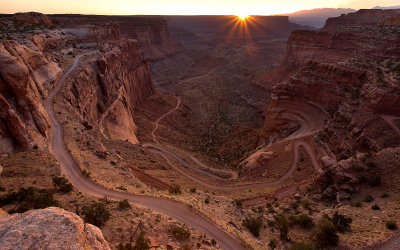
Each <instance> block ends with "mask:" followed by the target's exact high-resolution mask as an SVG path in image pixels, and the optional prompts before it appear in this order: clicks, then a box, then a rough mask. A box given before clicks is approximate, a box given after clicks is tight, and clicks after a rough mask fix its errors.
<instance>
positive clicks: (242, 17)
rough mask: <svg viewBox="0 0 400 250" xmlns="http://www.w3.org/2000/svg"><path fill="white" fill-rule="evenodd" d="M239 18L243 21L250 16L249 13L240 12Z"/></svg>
mask: <svg viewBox="0 0 400 250" xmlns="http://www.w3.org/2000/svg"><path fill="white" fill-rule="evenodd" d="M237 16H238V17H239V18H240V20H242V21H245V20H246V19H247V18H248V17H249V15H247V14H239V15H237Z"/></svg>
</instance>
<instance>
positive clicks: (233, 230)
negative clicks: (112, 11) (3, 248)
mask: <svg viewBox="0 0 400 250" xmlns="http://www.w3.org/2000/svg"><path fill="white" fill-rule="evenodd" d="M399 20H400V12H399V10H396V9H394V10H379V9H375V10H359V11H357V12H354V13H349V14H343V15H341V16H339V17H336V18H330V19H328V20H327V21H326V24H325V26H324V27H323V28H321V29H319V30H315V29H313V28H312V27H310V26H302V25H298V24H295V23H292V22H291V21H290V20H289V18H288V17H286V16H279V17H275V16H271V17H268V16H266V17H263V16H254V17H249V18H248V19H247V21H243V20H240V19H239V18H237V17H235V16H166V17H160V16H90V15H67V14H65V15H43V14H40V13H19V14H15V15H1V16H0V22H1V24H2V30H1V31H2V34H1V35H2V37H1V40H0V101H1V105H0V117H1V123H0V155H1V158H0V164H1V166H2V172H1V173H0V174H1V182H0V184H1V185H0V186H1V187H4V188H2V190H3V189H4V190H3V191H2V194H1V193H0V194H1V195H3V196H0V204H1V205H2V208H3V209H5V210H7V211H9V212H10V213H13V212H15V211H14V210H15V208H16V207H17V205H18V204H17V205H16V204H15V203H14V204H13V203H12V202H11V201H7V198H6V197H7V195H9V194H12V193H13V192H14V193H15V192H17V191H18V189H20V188H29V187H34V188H37V189H38V190H42V191H41V192H42V193H43V192H44V193H46V192H51V193H52V194H53V195H54V197H55V198H56V199H57V202H58V205H59V206H60V207H61V208H62V209H59V208H53V207H51V208H42V207H41V208H42V209H39V210H34V211H28V212H25V213H23V214H21V215H5V217H3V218H2V219H0V231H1V230H2V228H3V229H4V230H5V231H4V232H5V233H4V234H2V236H0V241H1V242H4V244H7V247H9V249H13V248H17V247H20V248H23V249H25V248H28V247H29V246H33V247H36V246H37V245H35V244H41V243H39V242H38V241H35V239H33V238H28V239H26V241H24V242H20V243H18V244H22V245H18V246H17V245H15V244H17V242H13V240H12V238H11V236H9V235H11V234H15V233H16V232H18V235H20V236H19V237H23V236H21V235H31V234H32V232H35V230H36V231H37V230H38V229H37V228H38V227H39V226H40V225H42V224H40V223H44V224H43V227H44V228H45V229H46V230H45V231H44V232H41V233H42V234H43V236H42V238H43V241H42V242H43V244H50V245H49V247H51V244H54V242H58V241H69V242H70V243H67V244H75V243H76V242H79V243H77V244H78V245H80V246H87V247H82V249H109V248H110V247H111V248H116V247H119V244H125V243H129V244H132V243H133V242H132V241H133V239H134V238H138V239H139V231H141V232H146V236H148V237H149V239H150V240H149V244H150V245H151V246H149V247H154V248H155V249H194V248H200V249H217V248H223V249H265V247H266V245H268V244H272V243H271V242H275V244H277V247H279V248H289V247H290V246H291V245H292V244H295V243H296V242H297V243H304V244H309V245H312V246H313V247H316V245H315V244H318V242H317V241H316V240H315V235H314V233H313V231H311V230H306V229H304V228H301V227H299V226H296V225H295V224H293V223H295V222H293V221H292V220H293V218H295V217H296V216H298V215H299V214H307V215H308V216H309V217H310V218H311V220H312V221H315V222H316V223H315V224H316V225H318V223H319V221H320V220H323V218H325V219H326V218H327V216H328V218H331V217H330V216H334V213H335V212H338V211H339V212H340V213H341V214H344V215H346V216H349V217H351V218H352V220H353V223H352V224H351V231H349V232H341V231H340V233H339V235H340V241H339V242H336V244H338V246H337V247H338V248H341V249H360V248H379V247H380V246H381V244H382V242H385V241H387V240H388V239H389V238H390V237H392V236H394V235H395V232H394V231H392V230H390V229H389V228H386V227H385V222H388V221H391V222H399V221H398V218H399V216H400V214H399V212H398V209H397V207H398V206H397V204H396V201H397V199H398V198H399V192H398V185H399V184H400V178H399V175H398V173H399V172H398V171H399V168H398V167H399V166H400V162H399V159H400V144H399V143H400V118H399V117H400V113H399V112H400V71H399V65H400V59H399V58H400V45H399V44H400V36H399V34H400V33H399V32H400V22H399ZM243 22H247V23H246V24H243ZM245 26H246V28H244V27H245ZM57 176H63V177H65V180H66V181H68V182H70V183H71V184H72V186H73V190H72V191H69V192H67V193H65V194H64V193H62V192H58V191H55V188H56V183H55V180H56V179H54V177H57ZM43 190H50V191H43ZM39 193H40V192H39ZM384 194H385V195H384ZM367 195H370V196H371V197H372V196H373V198H372V199H373V200H374V205H376V206H378V204H379V206H378V207H380V209H379V210H378V211H375V210H373V209H371V208H370V205H369V203H368V201H364V202H363V203H362V205H361V200H363V199H365V198H363V197H365V196H367ZM124 200H126V202H128V204H130V206H132V207H130V208H129V209H126V210H125V209H122V208H121V207H120V206H121V202H122V201H124ZM7 202H9V203H7ZM15 202H17V201H15ZM357 202H358V203H360V206H356V205H354V204H355V203H357ZM95 203H101V204H103V206H105V207H106V208H107V209H108V210H109V211H110V212H111V216H110V218H109V221H108V222H106V223H105V224H104V225H101V226H99V227H100V229H99V228H97V227H95V226H93V225H91V224H88V222H87V221H82V219H81V218H80V217H82V218H83V219H85V220H87V217H85V216H84V215H83V213H84V212H85V211H86V210H87V207H89V206H90V205H91V204H95ZM21 204H22V203H21ZM35 208H39V207H35ZM63 209H65V210H66V211H65V210H63ZM85 209H86V210H85ZM74 213H77V214H78V215H79V216H80V217H79V216H78V215H75V214H74ZM60 216H62V217H64V218H68V220H69V222H67V221H65V223H64V219H63V223H61V222H60V220H59V219H57V217H60ZM282 216H283V217H284V218H287V220H290V231H289V237H290V239H291V241H288V240H285V239H284V238H282V235H279V231H280V224H279V223H280V222H279V219H278V218H282ZM332 218H333V217H332ZM250 219H257V220H260V221H261V223H262V224H263V225H265V226H264V227H260V228H259V230H260V233H259V235H258V236H257V235H255V234H252V232H249V231H248V230H247V229H248V227H247V226H246V221H248V220H250ZM66 225H68V226H71V228H73V229H69V228H67V226H66ZM48 228H58V230H60V232H64V231H69V233H68V234H69V235H71V238H67V239H61V238H57V239H55V238H54V237H55V236H54V232H52V231H51V230H50V229H49V230H47V229H48ZM177 228H178V229H179V228H181V230H184V231H185V230H186V231H187V232H189V236H188V237H186V238H179V237H177V236H176V234H175V233H174V232H176V230H177ZM134 229H135V230H134ZM274 229H275V230H274ZM25 230H27V231H25ZM63 230H64V231H63ZM71 230H72V231H73V232H72V231H71ZM100 230H101V231H100ZM288 230H289V229H288ZM103 236H104V237H103ZM279 238H280V239H281V240H278V239H279ZM397 241H398V239H397V238H396V237H393V238H392V239H391V240H390V241H388V242H387V243H384V244H383V245H382V248H383V249H384V247H385V244H396V242H397ZM393 242H394V243H393ZM80 246H77V248H79V247H80ZM184 247H186V248H184ZM324 247H325V246H324Z"/></svg>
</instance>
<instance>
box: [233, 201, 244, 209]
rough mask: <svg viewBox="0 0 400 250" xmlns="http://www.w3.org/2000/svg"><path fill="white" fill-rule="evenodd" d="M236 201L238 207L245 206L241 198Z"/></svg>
mask: <svg viewBox="0 0 400 250" xmlns="http://www.w3.org/2000/svg"><path fill="white" fill-rule="evenodd" d="M234 202H235V204H236V206H238V207H242V206H243V203H242V201H241V200H235V201H234Z"/></svg>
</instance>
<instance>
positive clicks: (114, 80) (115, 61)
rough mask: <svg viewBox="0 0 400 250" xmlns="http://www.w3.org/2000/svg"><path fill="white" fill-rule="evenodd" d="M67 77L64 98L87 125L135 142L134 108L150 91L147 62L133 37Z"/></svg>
mask: <svg viewBox="0 0 400 250" xmlns="http://www.w3.org/2000/svg"><path fill="white" fill-rule="evenodd" d="M110 48H112V49H110V51H108V52H106V53H104V54H102V55H100V56H99V57H98V58H94V59H93V60H90V61H89V62H87V63H86V64H85V65H84V66H83V67H82V69H81V70H80V71H79V73H78V74H77V75H76V76H74V77H71V78H70V79H69V80H68V81H67V83H66V85H67V86H66V89H65V91H63V95H64V97H65V99H66V100H67V101H68V102H69V103H70V104H71V106H72V107H73V108H74V109H75V110H76V111H77V112H78V113H79V114H80V115H81V116H82V118H83V119H84V120H85V121H88V122H89V123H91V124H99V125H100V129H104V133H105V134H106V135H107V136H108V137H110V138H112V139H117V140H127V141H130V142H132V143H138V139H137V137H136V129H137V128H136V124H135V122H134V120H133V112H134V108H135V107H136V105H137V104H139V103H140V102H141V101H142V100H143V99H144V98H146V97H147V96H149V95H151V94H152V93H153V91H154V86H153V82H152V80H151V76H150V71H149V65H148V63H147V61H146V59H145V58H144V56H143V53H142V51H141V50H140V49H139V45H138V43H137V41H135V40H124V41H121V42H119V43H116V44H113V45H112V46H110Z"/></svg>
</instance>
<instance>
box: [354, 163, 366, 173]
mask: <svg viewBox="0 0 400 250" xmlns="http://www.w3.org/2000/svg"><path fill="white" fill-rule="evenodd" d="M351 167H352V169H353V170H354V171H356V172H361V171H363V170H364V167H363V166H361V165H358V164H354V165H352V166H351Z"/></svg>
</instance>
